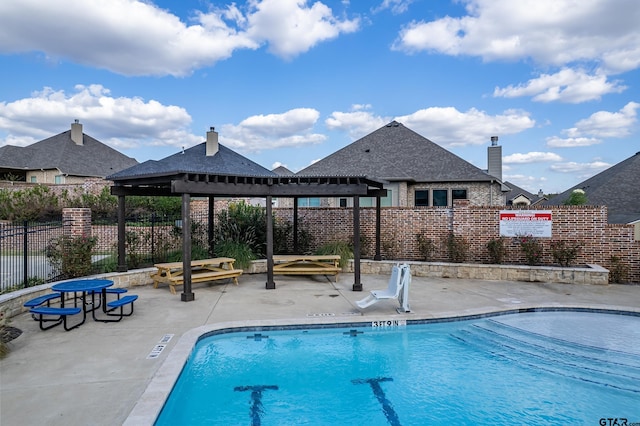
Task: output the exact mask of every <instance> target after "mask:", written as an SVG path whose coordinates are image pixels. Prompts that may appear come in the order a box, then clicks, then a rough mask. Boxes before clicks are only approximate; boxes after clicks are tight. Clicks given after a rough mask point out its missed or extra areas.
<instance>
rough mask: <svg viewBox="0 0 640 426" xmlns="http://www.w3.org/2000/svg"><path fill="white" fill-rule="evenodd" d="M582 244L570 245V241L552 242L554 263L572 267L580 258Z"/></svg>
mask: <svg viewBox="0 0 640 426" xmlns="http://www.w3.org/2000/svg"><path fill="white" fill-rule="evenodd" d="M581 246H582V245H581V244H580V243H570V242H568V241H563V240H560V241H551V255H552V256H553V260H554V262H557V263H559V264H560V266H571V264H573V263H574V262H575V261H576V259H577V258H578V253H579V252H580V248H581Z"/></svg>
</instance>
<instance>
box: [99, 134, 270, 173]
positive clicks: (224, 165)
mask: <svg viewBox="0 0 640 426" xmlns="http://www.w3.org/2000/svg"><path fill="white" fill-rule="evenodd" d="M182 173H206V174H220V175H233V176H276V174H275V173H273V172H272V171H270V170H268V169H265V168H264V167H262V166H261V165H259V164H257V163H254V162H253V161H251V160H249V159H248V158H246V157H243V156H242V155H240V154H238V153H236V152H234V151H232V150H231V149H229V148H227V147H225V146H224V145H220V144H219V145H218V152H216V154H215V155H211V156H207V155H206V142H203V143H201V144H198V145H196V146H194V147H191V148H189V149H186V150H184V151H181V152H179V153H177V154H173V155H170V156H169V157H166V158H163V159H162V160H157V161H156V160H149V161H145V162H144V163H141V164H138V165H136V166H133V167H130V168H128V169H125V170H122V171H120V172H118V173H114V174H113V175H110V176H108V179H111V180H118V179H123V178H133V177H151V176H167V175H173V174H182Z"/></svg>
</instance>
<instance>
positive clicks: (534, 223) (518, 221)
mask: <svg viewBox="0 0 640 426" xmlns="http://www.w3.org/2000/svg"><path fill="white" fill-rule="evenodd" d="M552 223H553V220H552V218H551V210H501V211H500V236H502V237H517V236H519V235H531V236H533V237H547V238H551V225H552Z"/></svg>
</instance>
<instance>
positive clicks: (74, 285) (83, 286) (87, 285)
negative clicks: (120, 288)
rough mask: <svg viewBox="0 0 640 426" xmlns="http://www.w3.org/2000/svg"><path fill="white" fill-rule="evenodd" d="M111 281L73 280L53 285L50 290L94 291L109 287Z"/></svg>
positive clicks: (111, 283)
mask: <svg viewBox="0 0 640 426" xmlns="http://www.w3.org/2000/svg"><path fill="white" fill-rule="evenodd" d="M112 285H113V281H111V280H73V281H65V282H62V283H58V284H54V285H53V286H51V290H53V291H59V292H63V293H64V292H75V291H96V290H102V289H103V288H107V287H111V286H112Z"/></svg>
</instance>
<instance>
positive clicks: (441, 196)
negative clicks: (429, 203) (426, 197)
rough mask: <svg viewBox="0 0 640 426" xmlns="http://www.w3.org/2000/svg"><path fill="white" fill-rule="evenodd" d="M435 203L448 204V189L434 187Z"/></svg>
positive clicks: (439, 204)
mask: <svg viewBox="0 0 640 426" xmlns="http://www.w3.org/2000/svg"><path fill="white" fill-rule="evenodd" d="M433 205H434V206H445V207H446V206H448V205H449V199H448V197H447V190H446V189H434V190H433Z"/></svg>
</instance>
